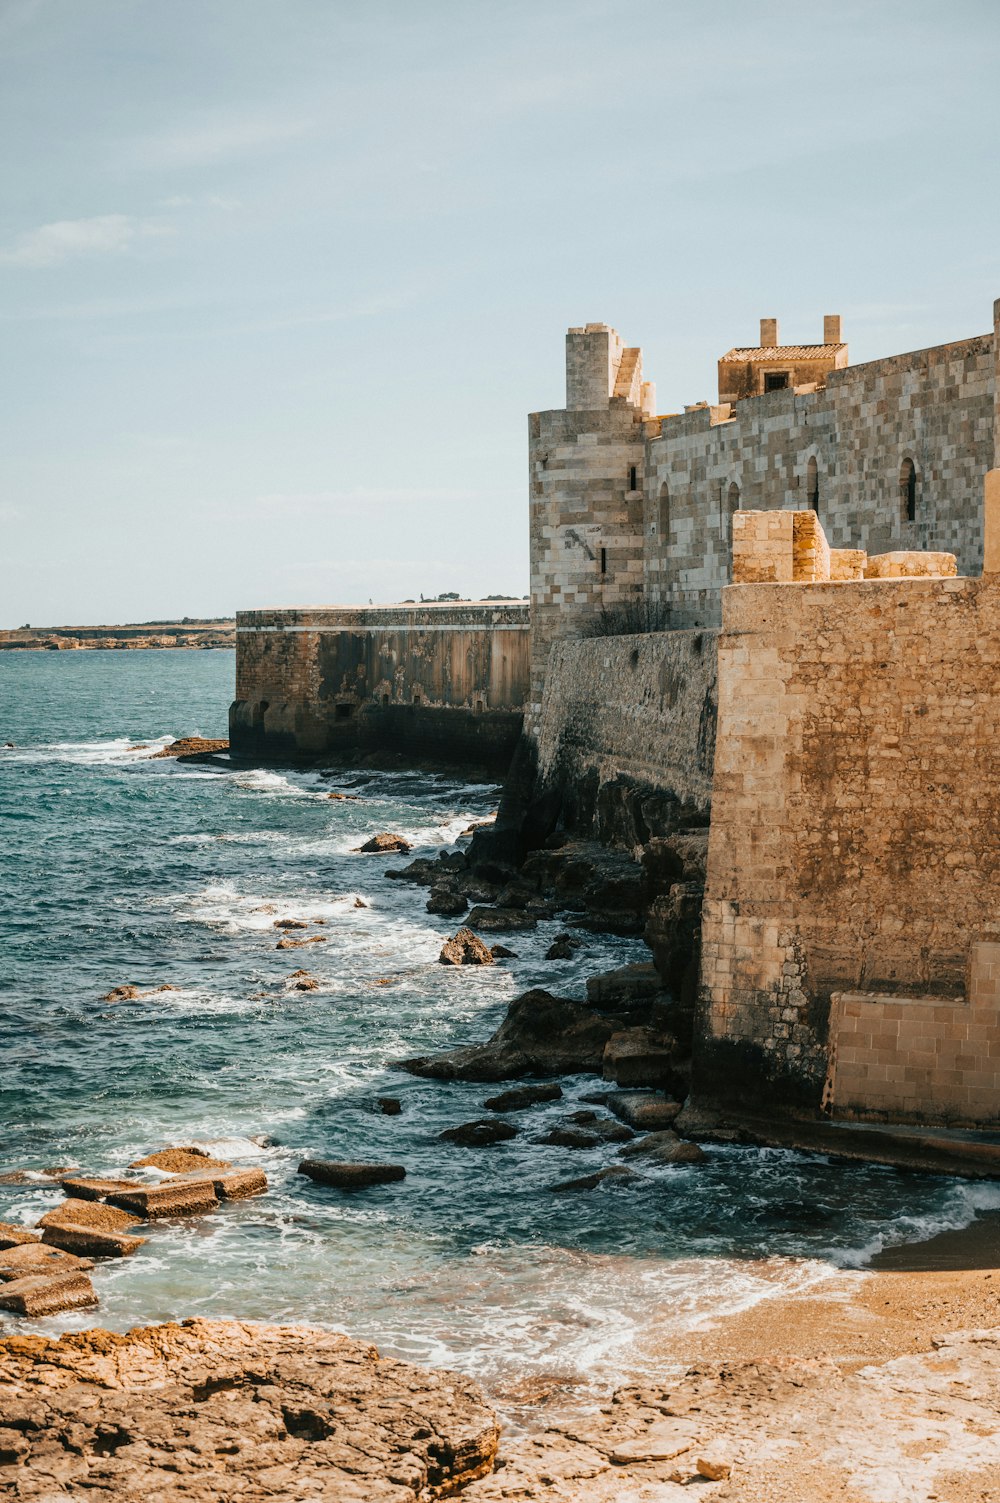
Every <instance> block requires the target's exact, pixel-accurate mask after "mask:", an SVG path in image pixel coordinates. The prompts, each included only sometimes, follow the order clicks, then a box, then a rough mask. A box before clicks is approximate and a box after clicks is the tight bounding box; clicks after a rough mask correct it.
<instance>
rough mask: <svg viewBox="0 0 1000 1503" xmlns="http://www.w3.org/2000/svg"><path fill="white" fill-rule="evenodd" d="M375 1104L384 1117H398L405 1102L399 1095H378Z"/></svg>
mask: <svg viewBox="0 0 1000 1503" xmlns="http://www.w3.org/2000/svg"><path fill="white" fill-rule="evenodd" d="M375 1105H376V1107H377V1108H378V1110H379V1111H380V1112H381V1113H382V1115H383V1117H398V1116H399V1114H400V1112H401V1111H402V1110H403V1103H402V1102H401V1101H400V1100H399V1098H398V1097H397V1096H376V1098H375Z"/></svg>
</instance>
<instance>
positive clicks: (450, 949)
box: [438, 929, 493, 965]
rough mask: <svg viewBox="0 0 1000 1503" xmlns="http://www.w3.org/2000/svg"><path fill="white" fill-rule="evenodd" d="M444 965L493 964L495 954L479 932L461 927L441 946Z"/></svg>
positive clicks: (440, 956) (441, 959)
mask: <svg viewBox="0 0 1000 1503" xmlns="http://www.w3.org/2000/svg"><path fill="white" fill-rule="evenodd" d="M438 959H439V960H440V962H441V964H442V965H492V964H493V956H492V955H491V954H490V952H489V950H488V949H487V948H486V946H485V945H484V944H483V942H482V940H481V939H480V938H479V936H478V934H473V932H472V930H471V929H459V931H458V933H457V934H456V935H454V936H453V937H452V938H451V939H449V940H446V941H445V943H444V944H443V945H442V946H441V954H440V955H439V956H438Z"/></svg>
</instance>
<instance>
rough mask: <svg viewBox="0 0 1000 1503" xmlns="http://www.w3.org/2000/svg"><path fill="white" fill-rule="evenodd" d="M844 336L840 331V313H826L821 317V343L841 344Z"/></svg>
mask: <svg viewBox="0 0 1000 1503" xmlns="http://www.w3.org/2000/svg"><path fill="white" fill-rule="evenodd" d="M843 342H844V336H843V335H842V334H841V332H840V314H839V313H827V314H826V315H825V317H824V319H823V343H824V344H843Z"/></svg>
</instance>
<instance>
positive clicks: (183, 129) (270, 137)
mask: <svg viewBox="0 0 1000 1503" xmlns="http://www.w3.org/2000/svg"><path fill="white" fill-rule="evenodd" d="M312 128H313V127H312V124H311V122H310V121H308V120H289V119H286V118H281V119H277V118H274V117H271V116H250V117H242V118H240V117H232V116H230V117H224V116H209V117H207V118H203V119H202V120H200V121H194V122H192V123H191V124H188V125H184V126H178V127H175V128H173V129H170V130H165V131H161V132H159V133H158V134H156V135H152V136H144V137H141V138H140V139H139V140H137V141H134V142H133V143H132V144H131V146H130V147H129V148H128V149H127V152H126V161H127V165H128V166H130V167H140V168H141V167H153V168H159V169H168V170H172V169H175V168H183V167H209V166H214V165H216V163H218V162H223V161H226V160H228V159H229V158H230V157H239V156H245V155H246V153H247V152H251V151H262V150H266V149H267V148H268V147H272V146H280V145H283V144H284V143H285V142H286V141H294V140H297V139H298V138H299V137H300V136H304V135H306V134H308V133H309V132H310V131H311V130H312Z"/></svg>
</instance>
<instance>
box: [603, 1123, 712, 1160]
mask: <svg viewBox="0 0 1000 1503" xmlns="http://www.w3.org/2000/svg"><path fill="white" fill-rule="evenodd" d="M622 1158H623V1159H637V1158H638V1159H651V1160H653V1161H655V1162H656V1163H658V1164H703V1163H704V1162H705V1154H704V1152H703V1150H702V1149H700V1148H699V1147H698V1145H697V1143H685V1142H683V1141H682V1139H680V1138H679V1137H678V1136H677V1134H676V1133H675V1132H671V1131H670V1129H669V1128H668V1129H665V1130H664V1131H663V1132H651V1133H647V1134H646V1136H645V1137H644V1138H637V1139H636V1141H635V1142H634V1143H628V1144H627V1145H626V1146H625V1147H624V1148H623V1149H622Z"/></svg>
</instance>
